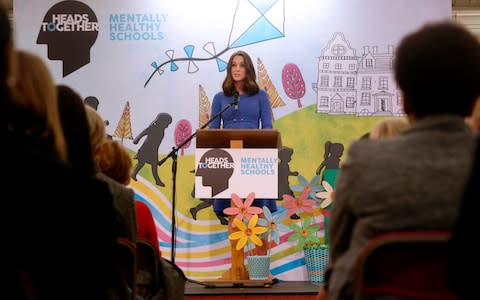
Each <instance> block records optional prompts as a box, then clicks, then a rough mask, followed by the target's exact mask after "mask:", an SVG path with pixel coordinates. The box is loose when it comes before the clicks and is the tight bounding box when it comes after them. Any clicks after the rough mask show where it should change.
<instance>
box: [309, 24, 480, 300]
mask: <svg viewBox="0 0 480 300" xmlns="http://www.w3.org/2000/svg"><path fill="white" fill-rule="evenodd" d="M426 58H428V59H426ZM394 62H395V63H394V75H395V79H396V82H397V84H398V86H399V88H400V90H401V93H402V96H403V108H404V111H405V113H406V114H407V116H408V119H409V122H410V123H411V127H410V128H409V129H408V130H406V131H404V132H403V133H400V134H399V135H397V136H395V137H392V138H384V139H379V140H372V139H366V140H359V141H355V142H353V143H352V144H351V146H350V148H349V152H348V158H347V160H346V161H345V162H344V164H343V165H342V171H341V172H340V174H339V177H338V180H337V185H336V192H335V201H334V205H333V208H332V211H331V226H330V230H329V233H330V245H329V252H330V257H329V268H328V272H327V274H326V282H325V284H324V286H323V287H322V288H321V290H320V291H319V293H318V299H325V298H326V297H328V299H352V288H351V285H350V284H351V282H352V277H351V276H352V273H353V272H352V268H353V265H354V262H355V258H356V257H357V255H358V252H359V250H360V249H361V248H362V247H363V246H364V245H365V242H366V241H367V240H369V239H371V238H374V237H375V236H377V235H379V234H383V233H387V232H390V231H396V230H424V229H429V230H430V229H437V230H450V229H452V228H453V226H454V224H455V220H456V218H457V215H458V210H459V204H460V202H461V198H462V194H463V189H464V186H465V182H466V179H467V177H468V175H469V172H470V170H471V166H472V155H473V151H474V147H475V143H474V135H473V133H472V131H471V130H470V128H468V126H467V125H466V124H465V122H464V118H465V117H466V116H467V115H469V114H470V112H471V110H472V107H473V104H474V102H475V100H476V98H477V97H478V96H479V94H480V85H479V80H480V44H479V41H478V39H477V38H476V37H475V36H474V35H473V34H471V33H470V32H468V31H467V30H466V29H465V28H464V27H462V26H461V25H459V24H455V23H453V22H439V23H430V24H426V25H424V26H423V27H422V28H420V29H419V30H418V31H416V32H413V33H411V34H408V35H407V36H405V37H404V38H403V39H402V41H401V42H400V44H399V46H398V48H397V51H396V57H395V60H394ZM446 74H455V75H454V76H446ZM452 178H454V180H452ZM423 212H428V213H423Z"/></svg>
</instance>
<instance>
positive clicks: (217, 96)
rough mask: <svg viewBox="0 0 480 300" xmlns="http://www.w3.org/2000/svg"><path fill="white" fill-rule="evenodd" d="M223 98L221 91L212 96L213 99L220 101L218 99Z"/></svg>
mask: <svg viewBox="0 0 480 300" xmlns="http://www.w3.org/2000/svg"><path fill="white" fill-rule="evenodd" d="M224 97H225V94H224V93H223V91H220V92H217V93H216V94H215V95H214V96H213V99H220V98H224Z"/></svg>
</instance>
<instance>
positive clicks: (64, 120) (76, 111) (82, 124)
mask: <svg viewBox="0 0 480 300" xmlns="http://www.w3.org/2000/svg"><path fill="white" fill-rule="evenodd" d="M57 95H58V109H59V113H60V120H61V124H62V128H63V133H64V136H65V141H66V144H67V158H68V161H69V162H70V163H72V164H76V165H77V167H79V168H83V169H84V170H85V171H86V172H87V173H89V174H92V175H94V174H95V172H96V169H95V164H94V161H93V155H92V151H91V143H90V131H89V128H88V121H87V114H86V111H85V106H84V104H83V102H82V98H81V97H80V95H79V94H78V93H77V92H76V91H74V90H73V89H72V88H71V87H69V86H67V85H63V84H61V85H57Z"/></svg>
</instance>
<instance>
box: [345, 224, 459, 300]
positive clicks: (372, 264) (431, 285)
mask: <svg viewBox="0 0 480 300" xmlns="http://www.w3.org/2000/svg"><path fill="white" fill-rule="evenodd" d="M450 235H451V233H450V232H449V231H397V232H390V233H385V234H382V235H379V236H377V237H375V238H372V239H371V240H369V241H368V242H367V243H366V245H365V246H364V247H363V249H362V250H361V251H360V253H359V255H358V257H357V260H356V264H355V268H354V274H353V276H354V277H353V283H352V284H353V293H354V299H355V300H361V299H371V298H375V297H380V296H394V297H399V298H402V297H404V298H408V299H412V300H454V299H457V297H456V295H455V293H454V292H453V290H452V289H451V288H450V286H449V284H448V276H447V275H448V274H447V263H448V247H449V246H448V245H449V240H450Z"/></svg>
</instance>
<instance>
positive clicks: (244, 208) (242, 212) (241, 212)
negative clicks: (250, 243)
mask: <svg viewBox="0 0 480 300" xmlns="http://www.w3.org/2000/svg"><path fill="white" fill-rule="evenodd" d="M253 200H255V193H253V192H252V193H250V194H248V195H247V199H245V202H243V201H242V199H241V198H240V197H239V196H238V195H237V194H235V193H233V194H232V201H233V203H234V204H235V206H236V207H227V208H225V209H224V210H223V212H224V213H225V214H226V215H229V216H235V219H238V220H240V221H242V220H243V219H247V220H250V218H251V217H252V215H255V214H257V215H258V214H261V213H262V209H261V208H260V207H256V206H251V205H252V203H253ZM234 224H235V223H234Z"/></svg>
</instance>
